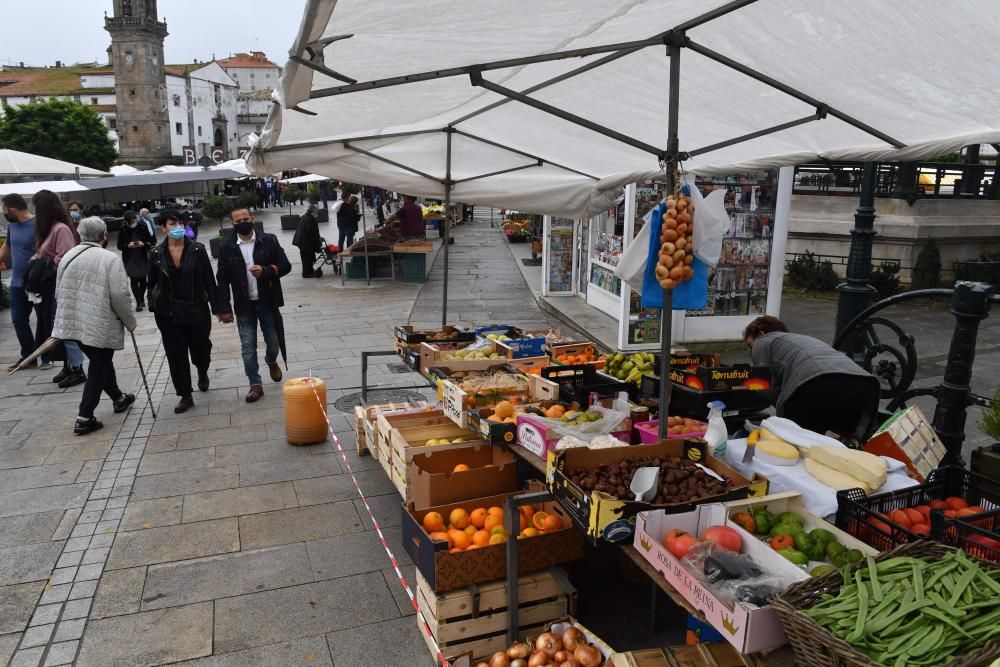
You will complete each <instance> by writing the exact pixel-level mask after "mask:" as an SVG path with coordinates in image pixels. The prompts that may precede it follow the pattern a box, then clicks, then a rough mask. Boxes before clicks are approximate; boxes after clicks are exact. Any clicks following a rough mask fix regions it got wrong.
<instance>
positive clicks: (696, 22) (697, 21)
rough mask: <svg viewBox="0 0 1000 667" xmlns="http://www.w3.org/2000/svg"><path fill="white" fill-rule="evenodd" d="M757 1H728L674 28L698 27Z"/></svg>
mask: <svg viewBox="0 0 1000 667" xmlns="http://www.w3.org/2000/svg"><path fill="white" fill-rule="evenodd" d="M755 2H757V0H733V1H732V2H728V3H726V4H724V5H722V6H721V7H717V8H715V9H713V10H712V11H709V12H705V13H704V14H702V15H701V16H696V17H694V18H693V19H691V20H690V21H685V22H684V23H681V24H680V25H679V26H677V27H676V28H674V30H676V31H677V32H684V31H686V30H690V29H691V28H697V27H698V26H700V25H702V24H705V23H708V22H709V21H714V20H715V19H717V18H720V17H722V16H725V15H726V14H728V13H730V12H735V11H736V10H737V9H743V8H744V7H746V6H747V5H752V4H753V3H755Z"/></svg>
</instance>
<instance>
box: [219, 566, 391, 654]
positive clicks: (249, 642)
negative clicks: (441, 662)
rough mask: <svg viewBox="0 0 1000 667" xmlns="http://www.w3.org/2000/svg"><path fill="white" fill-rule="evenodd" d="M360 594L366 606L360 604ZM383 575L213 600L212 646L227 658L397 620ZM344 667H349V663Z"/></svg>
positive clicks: (362, 575) (377, 574)
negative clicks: (230, 654)
mask: <svg viewBox="0 0 1000 667" xmlns="http://www.w3.org/2000/svg"><path fill="white" fill-rule="evenodd" d="M361 591H364V603H363V604H358V603H357V602H358V595H359V592H361ZM398 614H399V611H398V610H397V608H396V603H395V602H394V601H393V599H392V595H390V593H389V589H388V588H387V587H386V585H385V579H384V578H383V577H382V575H381V573H377V572H375V573H369V574H361V575H357V576H354V577H344V578H341V579H331V580H329V581H323V582H319V583H314V584H304V585H301V586H292V587H289V588H281V589H278V590H275V591H265V592H262V593H251V594H249V595H243V596H240V597H234V598H226V599H223V600H217V601H216V603H215V646H216V649H217V650H219V651H221V652H223V653H225V652H228V651H238V650H241V649H246V648H253V647H254V646H264V645H267V644H273V643H275V642H278V641H287V640H289V639H296V638H299V637H309V636H312V635H317V634H320V633H325V632H333V631H335V630H339V629H343V628H349V627H353V626H356V625H362V624H366V623H374V622H377V621H382V620H386V619H389V618H395V617H397V616H398ZM344 664H350V663H349V662H347V663H344Z"/></svg>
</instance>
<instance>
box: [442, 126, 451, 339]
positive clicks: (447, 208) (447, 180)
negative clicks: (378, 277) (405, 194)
mask: <svg viewBox="0 0 1000 667" xmlns="http://www.w3.org/2000/svg"><path fill="white" fill-rule="evenodd" d="M452 134H454V130H452V129H451V128H448V129H446V130H445V137H446V140H447V144H448V153H447V156H446V157H445V175H444V287H443V290H442V294H443V295H444V296H443V297H442V299H441V326H442V327H443V326H445V325H446V324H448V245H449V243H448V240H449V238H450V237H451V225H450V224H449V222H450V220H451V189H452V187H454V183H452V180H451V136H452Z"/></svg>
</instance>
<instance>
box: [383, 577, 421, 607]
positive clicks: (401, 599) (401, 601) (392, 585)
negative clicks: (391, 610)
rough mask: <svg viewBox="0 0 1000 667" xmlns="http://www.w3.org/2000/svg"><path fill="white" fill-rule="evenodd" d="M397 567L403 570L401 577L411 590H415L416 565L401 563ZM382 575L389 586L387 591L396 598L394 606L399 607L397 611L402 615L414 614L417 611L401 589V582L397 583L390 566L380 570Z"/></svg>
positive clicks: (397, 578)
mask: <svg viewBox="0 0 1000 667" xmlns="http://www.w3.org/2000/svg"><path fill="white" fill-rule="evenodd" d="M399 569H400V570H401V571H402V572H403V577H404V578H405V579H406V583H407V585H409V586H410V588H411V590H415V589H416V586H417V566H416V565H401V566H400V568H399ZM382 576H383V577H385V582H386V584H387V585H388V586H389V592H391V593H392V597H394V598H395V599H396V606H397V607H399V613H400V614H402V615H403V616H414V615H416V613H417V612H416V611H415V610H414V609H413V603H412V602H410V596H408V595H407V594H406V591H405V590H403V584H401V583H399V577H398V576H396V571H395V570H393V569H391V568H390V569H385V570H382Z"/></svg>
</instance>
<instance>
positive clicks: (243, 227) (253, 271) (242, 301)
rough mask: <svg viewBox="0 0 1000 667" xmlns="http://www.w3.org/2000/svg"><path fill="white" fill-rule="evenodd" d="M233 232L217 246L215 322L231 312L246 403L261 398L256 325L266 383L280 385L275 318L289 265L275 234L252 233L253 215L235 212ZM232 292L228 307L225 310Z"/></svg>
mask: <svg viewBox="0 0 1000 667" xmlns="http://www.w3.org/2000/svg"><path fill="white" fill-rule="evenodd" d="M230 217H231V219H232V222H233V228H234V229H235V233H234V234H233V235H232V236H230V237H229V238H228V239H226V240H225V241H224V242H223V243H222V247H221V249H220V251H219V268H218V271H217V275H216V281H217V282H218V284H219V313H218V317H219V321H220V322H224V323H229V322H232V321H233V312H234V311H235V313H236V327H237V329H238V330H239V332H240V343H241V353H242V355H243V369H244V371H245V372H246V374H247V379H248V380H249V381H250V391H249V392H248V393H247V395H246V402H247V403H256V402H257V401H259V400H260V399H261V397H262V396H264V386H263V384H262V382H261V378H260V366H259V365H258V363H257V327H258V325H259V326H260V331H261V333H262V334H263V335H264V346H265V347H264V362H265V363H266V364H267V367H268V371H269V374H270V376H271V380H273V381H274V382H281V367H280V366H278V330H277V327H276V326H275V314H276V313H277V311H278V308H280V307H281V306H283V305H285V301H284V297H283V296H282V293H281V278H282V277H283V276H286V275H288V273H289V272H290V271H291V270H292V265H291V263H290V262H289V261H288V257H286V256H285V251H284V250H283V249H282V247H281V244H280V243H278V237H276V236H275V235H274V234H257V233H256V231H255V230H254V220H253V215H252V214H251V213H250V211H249V210H248V209H245V208H239V209H236V210H235V211H233V212H232V213H230ZM230 294H232V306H230Z"/></svg>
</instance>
